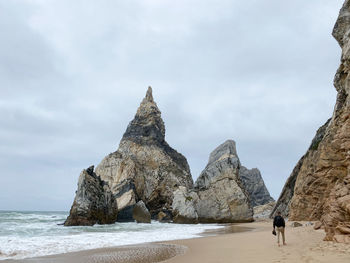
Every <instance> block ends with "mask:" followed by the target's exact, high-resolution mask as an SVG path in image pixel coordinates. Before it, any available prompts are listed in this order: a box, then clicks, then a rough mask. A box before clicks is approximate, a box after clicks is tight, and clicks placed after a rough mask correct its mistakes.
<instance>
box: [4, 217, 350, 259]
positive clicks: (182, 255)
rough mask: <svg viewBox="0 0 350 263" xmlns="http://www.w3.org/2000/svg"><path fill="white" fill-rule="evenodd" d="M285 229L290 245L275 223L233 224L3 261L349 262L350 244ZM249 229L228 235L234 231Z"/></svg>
mask: <svg viewBox="0 0 350 263" xmlns="http://www.w3.org/2000/svg"><path fill="white" fill-rule="evenodd" d="M290 224H291V223H290V222H289V223H287V228H286V242H287V245H286V246H281V247H278V246H277V239H276V237H275V236H273V235H272V234H271V231H272V223H271V222H270V221H268V222H254V223H249V224H240V225H239V226H243V227H245V228H246V229H241V228H237V226H234V227H233V228H231V230H228V228H227V229H226V233H225V231H220V233H219V234H220V235H218V236H206V235H204V236H205V237H203V238H197V239H187V240H176V241H168V242H161V243H151V244H141V245H138V246H125V247H117V248H107V249H95V250H88V251H80V252H75V253H67V254H61V255H53V256H47V257H41V258H33V259H27V260H20V261H11V260H8V261H4V262H16V263H19V262H23V263H29V262H40V263H49V262H51V263H59V262H73V263H80V262H86V263H90V262H91V263H100V262H101V263H107V262H108V263H112V262H113V263H116V262H118V263H122V262H133V263H136V262H140V263H141V262H142V263H150V262H166V263H180V262H181V263H184V262H190V263H197V262H198V263H206V262H208V263H209V262H210V263H221V262H222V263H227V262H232V263H240V262H249V263H254V262H259V263H261V262H269V263H270V262H272V263H274V262H293V263H298V262H306V263H313V262H327V263H338V262H339V263H343V262H344V263H350V245H349V244H348V245H345V244H336V243H333V242H324V241H322V239H323V237H324V231H323V230H317V231H315V230H313V227H312V226H303V227H297V228H292V227H290ZM232 230H233V231H235V232H237V231H241V230H248V231H246V232H238V233H229V234H227V232H230V231H232Z"/></svg>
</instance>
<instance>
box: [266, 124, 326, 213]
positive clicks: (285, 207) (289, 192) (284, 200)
mask: <svg viewBox="0 0 350 263" xmlns="http://www.w3.org/2000/svg"><path fill="white" fill-rule="evenodd" d="M329 122H330V119H329V120H328V121H327V122H326V123H325V124H324V125H322V126H321V127H320V128H319V129H318V130H317V132H316V135H315V137H314V138H313V139H312V142H311V145H310V147H309V149H308V150H307V152H306V154H304V155H303V156H302V157H301V158H300V160H299V161H298V163H297V165H296V166H295V167H294V169H293V171H292V173H291V175H290V176H289V178H288V179H287V181H286V183H285V185H284V187H283V189H282V192H281V194H280V197H279V198H278V200H277V202H276V205H275V207H274V209H273V210H272V212H271V216H270V217H274V216H276V213H277V212H278V211H280V212H281V214H282V216H283V217H288V216H289V208H290V203H291V201H292V198H293V196H294V187H295V182H296V180H297V177H298V175H299V172H300V169H301V167H302V166H303V164H304V159H305V158H309V156H313V155H314V154H315V152H316V151H317V149H318V145H319V144H320V142H321V141H322V139H323V137H324V135H325V132H326V128H327V126H328V124H329Z"/></svg>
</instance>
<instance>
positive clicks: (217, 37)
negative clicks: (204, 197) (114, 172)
mask: <svg viewBox="0 0 350 263" xmlns="http://www.w3.org/2000/svg"><path fill="white" fill-rule="evenodd" d="M342 3H343V1H340V0H321V1H320V0H318V1H316V0H308V1H304V0H295V1H280V0H265V1H261V0H251V1H238V0H220V1H214V0H177V1H173V0H172V1H170V0H142V1H140V0H128V1H119V0H113V1H112V0H99V1H93V0H75V1H71V0H11V1H8V0H0V167H1V173H0V182H1V183H0V210H61V211H68V210H69V209H70V206H71V204H72V202H73V199H74V195H75V191H76V188H77V181H78V176H79V173H80V172H81V170H82V169H85V168H87V167H89V166H90V165H97V164H98V163H99V162H100V161H101V160H102V159H103V157H104V156H105V155H107V154H109V153H111V152H114V151H115V150H116V149H117V148H118V144H119V142H120V139H121V137H122V135H123V133H124V132H125V130H126V127H127V125H128V123H129V122H130V121H131V120H132V119H133V117H134V115H135V113H136V110H137V107H138V106H139V104H140V102H141V100H142V98H143V97H144V96H145V93H146V90H147V87H148V86H152V88H153V96H154V99H155V101H156V102H157V105H158V107H159V109H160V110H161V112H162V118H163V120H164V122H165V127H166V140H167V142H168V143H169V145H170V146H172V147H173V148H174V149H176V150H177V151H178V152H180V153H182V154H183V155H184V156H185V157H186V158H187V160H188V163H189V165H190V168H191V173H192V176H193V178H194V179H196V178H197V177H198V176H199V174H200V172H201V171H202V170H203V169H204V167H205V165H206V164H207V162H208V158H209V154H210V152H211V151H212V150H213V149H214V148H215V147H217V146H218V145H219V144H221V143H223V142H224V141H226V140H227V139H233V140H235V141H236V144H237V152H238V155H239V158H240V161H241V163H242V165H244V166H246V167H248V168H254V167H257V168H259V169H260V171H261V173H262V176H263V178H264V180H265V184H266V186H267V188H268V190H269V191H270V193H271V195H272V196H273V197H274V198H275V199H277V198H278V196H279V194H280V192H281V190H282V187H283V185H284V183H285V181H286V179H287V178H288V176H289V175H290V173H291V171H292V169H293V167H294V166H295V165H296V163H297V161H298V160H299V159H300V158H301V156H302V155H303V154H304V153H305V152H306V150H307V148H308V147H309V145H310V143H311V140H312V138H313V137H314V135H315V132H316V130H317V129H318V128H319V127H320V126H321V125H322V124H324V123H325V122H326V120H327V119H328V118H330V117H331V115H332V112H333V107H334V104H335V100H336V91H335V89H334V87H333V77H334V74H335V72H336V70H337V67H338V65H339V61H340V52H341V50H340V48H339V46H338V44H337V42H336V41H335V40H334V39H333V38H332V36H331V32H332V28H333V25H334V23H335V21H336V18H337V16H338V13H339V9H340V8H341V6H342Z"/></svg>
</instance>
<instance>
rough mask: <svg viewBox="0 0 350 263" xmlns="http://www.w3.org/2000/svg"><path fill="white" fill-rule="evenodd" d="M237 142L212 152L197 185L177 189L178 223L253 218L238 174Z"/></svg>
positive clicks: (228, 221) (231, 142) (227, 143)
mask: <svg viewBox="0 0 350 263" xmlns="http://www.w3.org/2000/svg"><path fill="white" fill-rule="evenodd" d="M239 169H240V162H239V159H238V156H237V152H236V145H235V142H234V141H232V140H228V141H226V142H225V143H223V144H222V145H220V146H219V147H217V148H216V149H215V150H214V151H213V152H212V153H211V154H210V158H209V162H208V164H207V166H206V168H205V169H204V170H203V172H202V173H201V174H200V176H199V177H198V179H197V181H196V183H195V188H194V189H193V190H191V189H190V190H189V189H186V188H180V189H178V190H177V191H176V192H175V194H174V196H175V198H174V202H173V213H174V222H176V223H197V222H200V223H230V222H248V221H252V220H253V210H252V208H251V206H250V201H249V196H248V194H247V192H246V191H245V189H244V187H243V185H242V183H241V181H240V177H239V176H238V174H239Z"/></svg>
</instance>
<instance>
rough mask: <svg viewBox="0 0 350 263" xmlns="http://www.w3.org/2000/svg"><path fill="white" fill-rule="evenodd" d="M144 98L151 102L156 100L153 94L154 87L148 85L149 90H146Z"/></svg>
mask: <svg viewBox="0 0 350 263" xmlns="http://www.w3.org/2000/svg"><path fill="white" fill-rule="evenodd" d="M144 100H147V101H149V102H154V100H153V95H152V87H151V86H148V89H147V92H146V97H145V98H144Z"/></svg>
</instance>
